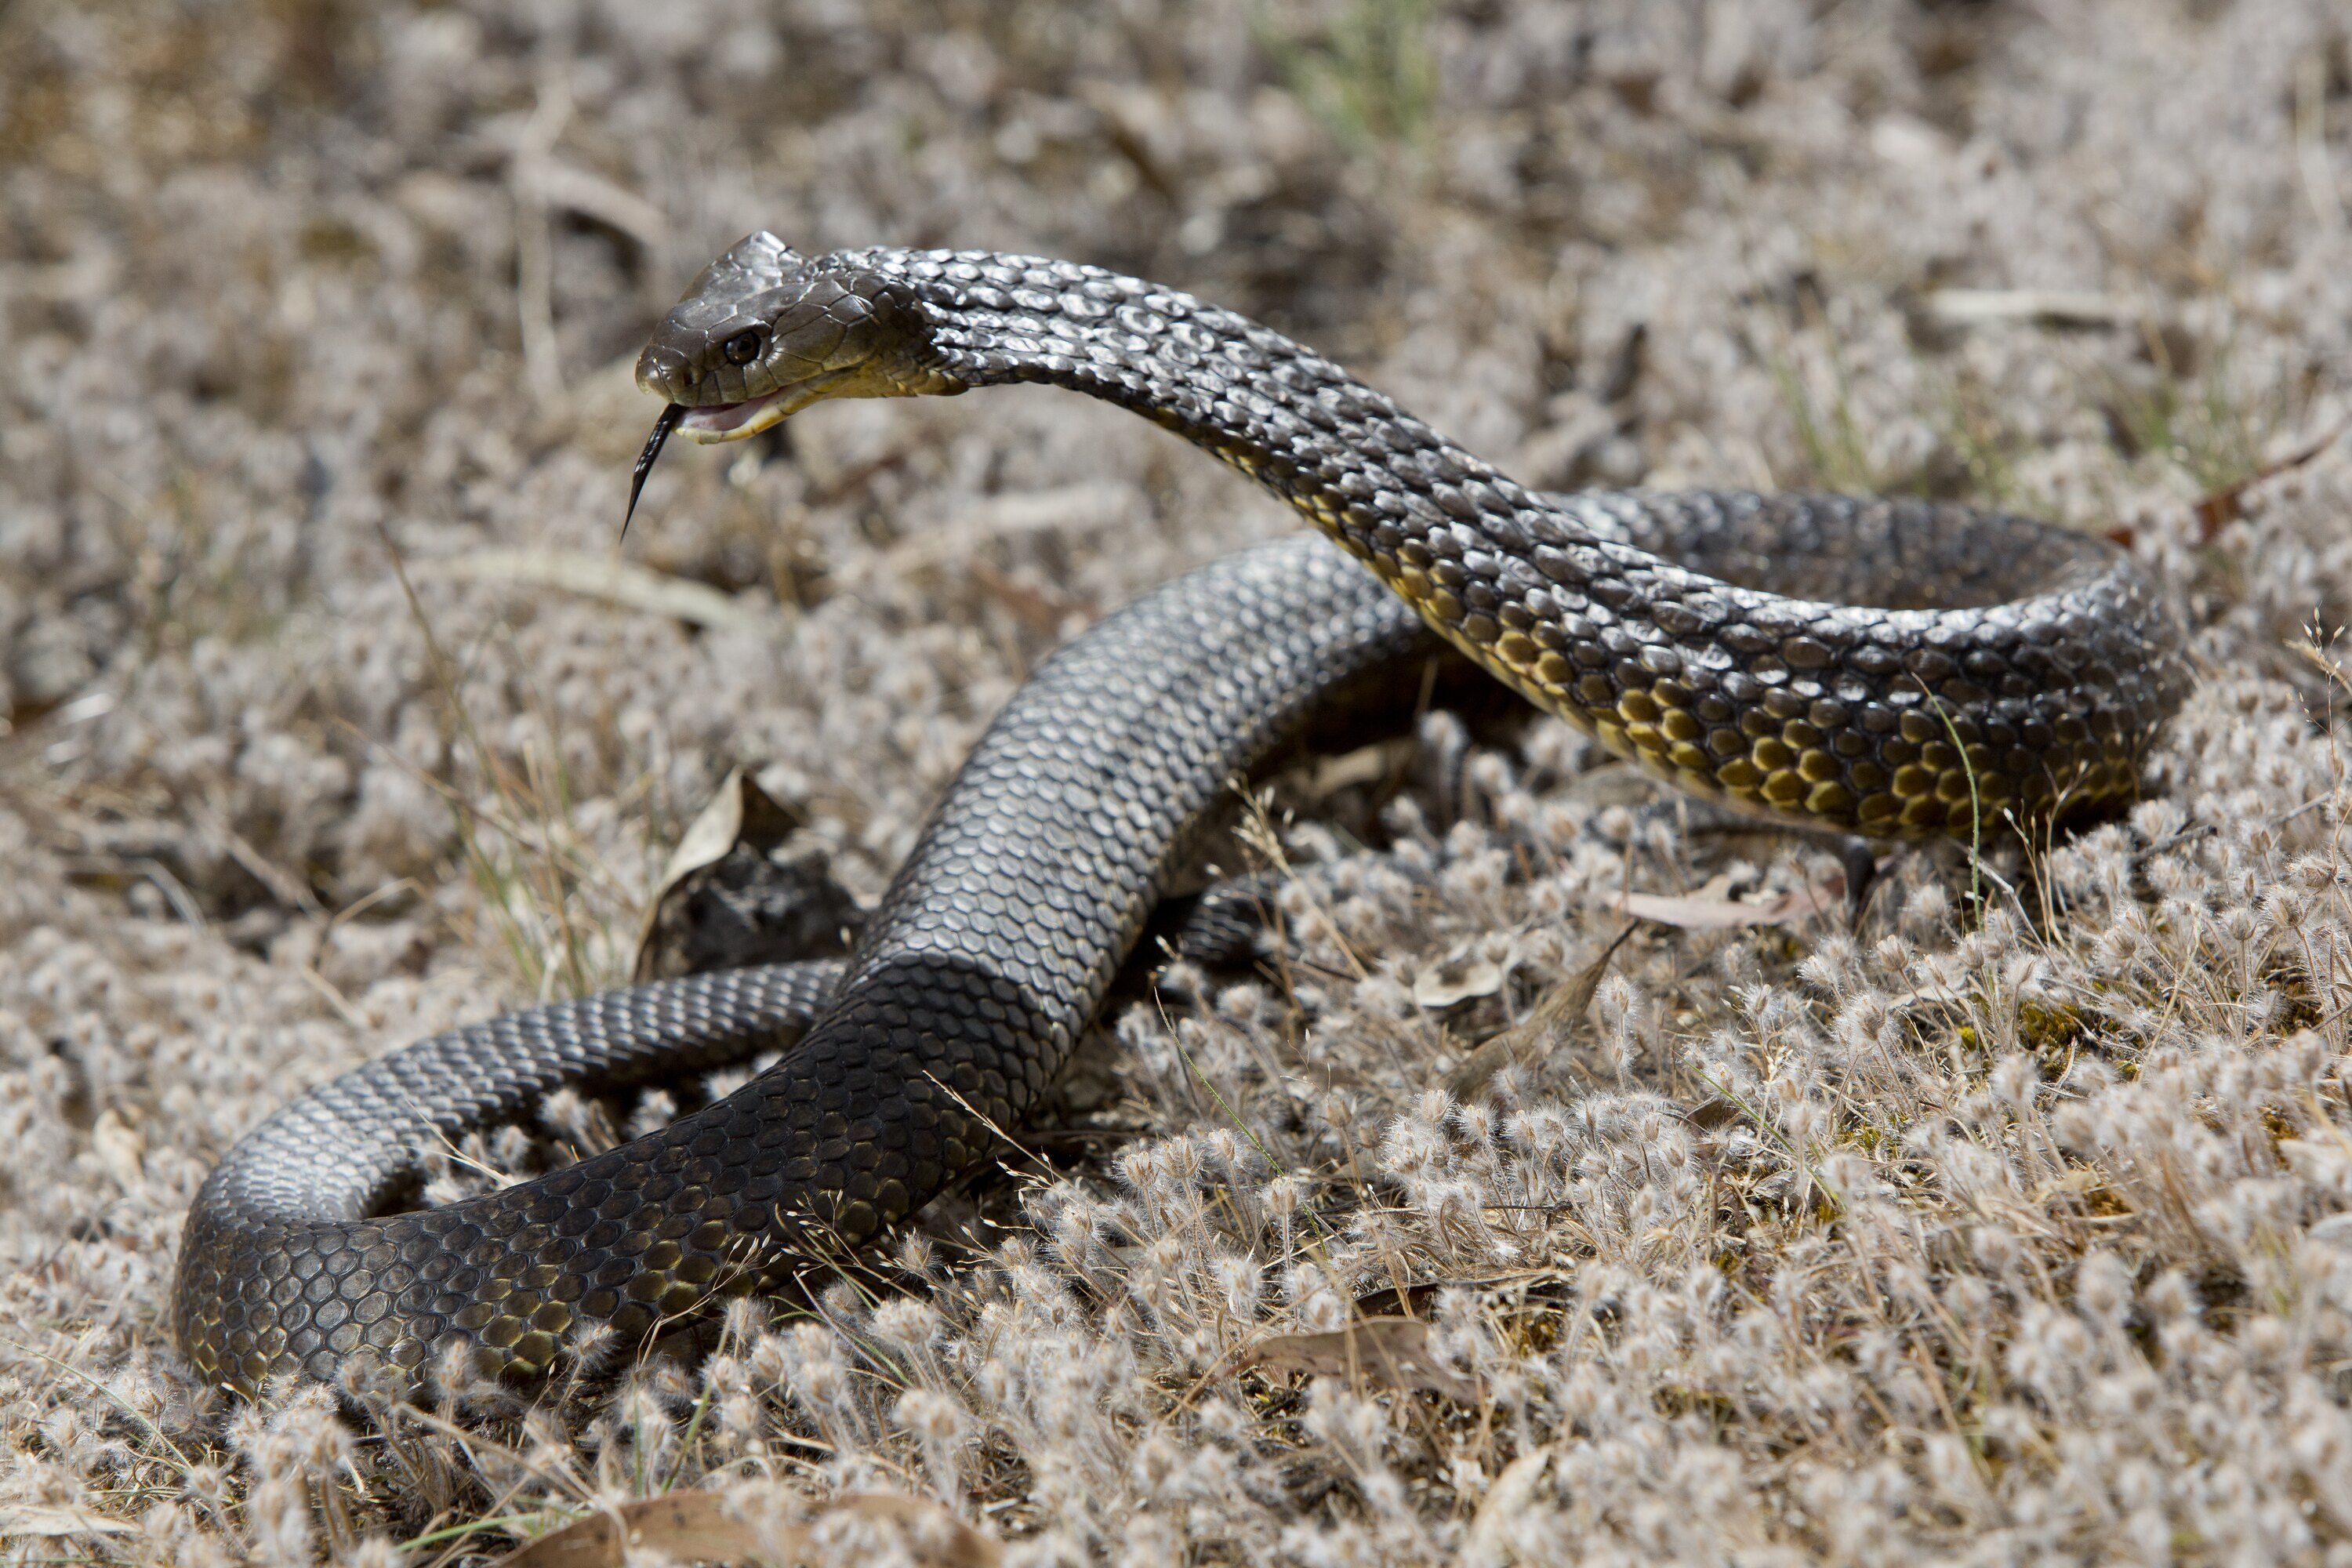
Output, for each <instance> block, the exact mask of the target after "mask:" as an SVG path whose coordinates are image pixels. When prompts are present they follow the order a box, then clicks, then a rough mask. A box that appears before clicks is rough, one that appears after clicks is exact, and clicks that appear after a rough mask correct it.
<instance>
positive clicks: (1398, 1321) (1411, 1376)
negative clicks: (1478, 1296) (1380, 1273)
mask: <svg viewBox="0 0 2352 1568" xmlns="http://www.w3.org/2000/svg"><path fill="white" fill-rule="evenodd" d="M1240 1364H1241V1365H1243V1366H1244V1367H1253V1366H1254V1367H1256V1368H1258V1369H1260V1370H1261V1371H1265V1372H1299V1373H1308V1374H1310V1375H1317V1376H1328V1377H1344V1378H1346V1379H1348V1380H1349V1382H1351V1383H1353V1382H1357V1381H1359V1380H1361V1379H1370V1380H1371V1381H1372V1382H1375V1383H1384V1384H1388V1385H1389V1386H1390V1387H1391V1388H1423V1389H1427V1390H1428V1391H1429V1392H1430V1393H1432V1394H1444V1395H1445V1397H1447V1398H1448V1399H1451V1400H1453V1401H1454V1402H1455V1403H1456V1404H1459V1405H1475V1404H1477V1403H1479V1401H1480V1400H1481V1399H1482V1398H1484V1396H1485V1393H1486V1391H1485V1389H1484V1388H1483V1387H1481V1386H1480V1384H1479V1383H1478V1380H1477V1379H1476V1378H1474V1377H1465V1376H1464V1375H1463V1374H1462V1373H1458V1372H1455V1371H1454V1369H1453V1368H1452V1367H1450V1366H1447V1365H1446V1364H1445V1363H1444V1362H1442V1361H1439V1360H1438V1359H1437V1357H1436V1355H1435V1353H1434V1352H1432V1351H1431V1350H1430V1348H1429V1325H1428V1324H1427V1323H1423V1322H1418V1321H1414V1320H1413V1319H1411V1318H1362V1319H1359V1320H1358V1321H1356V1322H1354V1323H1352V1324H1350V1325H1349V1327H1347V1328H1344V1329H1339V1330H1335V1331H1332V1332H1330V1333H1328V1334H1276V1335H1274V1336H1272V1337H1271V1338H1268V1339H1264V1340H1260V1341H1259V1342H1257V1343H1256V1344H1255V1345H1253V1346H1251V1347H1250V1348H1249V1349H1248V1350H1247V1351H1245V1352H1243V1355H1242V1358H1241V1363H1240Z"/></svg>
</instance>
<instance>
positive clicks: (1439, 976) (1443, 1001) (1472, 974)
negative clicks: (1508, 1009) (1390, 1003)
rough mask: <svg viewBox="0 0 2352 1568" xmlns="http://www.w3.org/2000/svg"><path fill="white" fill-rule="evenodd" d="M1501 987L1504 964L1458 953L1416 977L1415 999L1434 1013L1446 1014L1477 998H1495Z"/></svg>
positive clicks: (1414, 979)
mask: <svg viewBox="0 0 2352 1568" xmlns="http://www.w3.org/2000/svg"><path fill="white" fill-rule="evenodd" d="M1502 988H1503V966H1502V965H1501V964H1499V963H1496V962H1495V961H1494V960H1493V959H1491V958H1477V957H1465V956H1462V955H1460V954H1457V955H1455V956H1454V957H1452V958H1449V959H1447V960H1445V962H1444V963H1433V964H1431V965H1430V966H1429V967H1428V968H1427V969H1424V970H1423V971H1422V972H1421V973H1419V974H1417V975H1415V976H1413V981H1412V999H1413V1000H1414V1001H1416V1002H1418V1003H1420V1004H1421V1005H1423V1006H1424V1007H1426V1008H1428V1009H1429V1010H1430V1011H1432V1012H1443V1011H1444V1009H1446V1008H1448V1007H1454V1006H1458V1005H1461V1004H1462V1003H1465V1002H1467V1001H1469V1000H1470V999H1471V998H1473V997H1475V996H1492V995H1493V994H1495V993H1496V992H1497V991H1500V990H1501V989H1502Z"/></svg>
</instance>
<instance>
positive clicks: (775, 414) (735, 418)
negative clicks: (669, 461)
mask: <svg viewBox="0 0 2352 1568" xmlns="http://www.w3.org/2000/svg"><path fill="white" fill-rule="evenodd" d="M849 374H850V372H849V371H848V370H829V371H826V372H825V373H824V374H822V375H815V376H811V377H810V378H809V379H808V380H806V381H799V382H794V383H793V384H792V385H790V386H780V387H778V388H777V389H776V390H775V391H773V392H763V393H761V395H759V396H757V397H747V398H744V399H743V400H742V401H741V402H740V403H705V404H699V405H694V406H691V407H689V406H688V405H685V404H682V403H671V404H666V405H663V408H662V411H661V417H660V418H658V419H656V420H655V421H654V430H653V434H652V435H650V436H648V437H646V449H645V450H644V451H642V452H640V453H638V454H637V466H636V468H635V469H634V470H633V471H632V472H631V473H630V476H629V510H627V511H626V512H625V513H624V514H623V515H622V518H621V537H622V538H623V539H626V538H628V536H629V520H630V519H631V518H633V517H635V516H636V515H637V498H638V497H639V496H640V495H643V494H644V493H645V489H646V475H647V474H650V473H652V472H653V470H654V459H655V458H658V457H660V456H661V449H662V447H663V444H664V443H666V442H667V441H668V439H669V437H670V432H671V431H673V430H683V431H685V432H686V438H687V439H688V440H689V441H698V442H701V443H702V444H703V445H705V446H709V444H710V443H712V442H714V441H740V440H741V439H743V437H746V436H756V435H758V434H759V433H760V432H761V431H762V430H765V429H767V428H768V427H769V426H772V425H774V424H776V423H777V422H778V421H780V420H782V419H783V418H784V417H785V416H787V415H791V414H797V413H798V412H800V411H801V410H802V409H803V408H806V407H807V406H808V405H810V404H812V403H816V402H819V401H821V400H823V399H824V396H825V395H826V394H828V393H829V392H831V391H832V390H833V387H834V386H835V384H836V383H838V382H840V381H842V380H844V379H845V378H846V377H847V376H848V375H849Z"/></svg>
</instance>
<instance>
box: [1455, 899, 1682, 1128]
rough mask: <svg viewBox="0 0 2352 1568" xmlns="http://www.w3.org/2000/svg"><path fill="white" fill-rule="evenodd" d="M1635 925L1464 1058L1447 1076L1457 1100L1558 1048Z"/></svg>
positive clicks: (1582, 1011)
mask: <svg viewBox="0 0 2352 1568" xmlns="http://www.w3.org/2000/svg"><path fill="white" fill-rule="evenodd" d="M1634 929H1635V928H1634V927H1633V926H1627V927H1626V928H1625V929H1624V930H1623V931H1619V932H1618V933H1617V936H1616V939H1615V940H1614V941H1612V942H1610V944H1609V945H1608V946H1607V947H1605V948H1603V949H1601V956H1600V957H1598V958H1596V959H1594V960H1593V961H1592V962H1591V963H1588V964H1586V965H1585V966H1584V967H1583V968H1582V969H1580V970H1579V971H1577V973H1575V974H1573V975H1571V976H1570V978H1568V979H1567V980H1564V981H1562V982H1561V983H1560V984H1558V985H1555V986H1553V987H1552V988H1551V989H1550V990H1549V991H1547V992H1545V993H1544V994H1543V995H1542V996H1541V997H1540V998H1538V1001H1537V1002H1536V1005H1534V1006H1533V1007H1531V1008H1529V1009H1528V1016H1526V1017H1524V1018H1522V1019H1520V1020H1519V1021H1518V1022H1517V1023H1516V1024H1514V1025H1512V1026H1510V1027H1509V1028H1507V1029H1505V1030H1504V1031H1503V1032H1502V1033H1501V1034H1499V1035H1496V1037H1494V1038H1493V1039H1490V1040H1488V1041H1486V1043H1485V1044H1484V1045H1482V1046H1480V1047H1478V1048H1477V1049H1476V1050H1475V1051H1472V1052H1471V1053H1470V1055H1469V1056H1468V1057H1467V1058H1465V1059H1464V1061H1463V1063H1462V1065H1461V1066H1460V1067H1457V1068H1454V1071H1453V1072H1452V1073H1451V1074H1449V1075H1447V1077H1446V1079H1445V1092H1446V1093H1448V1094H1450V1095H1452V1096H1454V1099H1456V1100H1467V1099H1469V1098H1470V1096H1472V1095H1474V1094H1475V1093H1477V1092H1478V1091H1479V1090H1480V1089H1483V1088H1485V1087H1486V1080H1487V1079H1491V1078H1493V1077H1494V1076H1495V1075H1496V1073H1498V1072H1500V1071H1502V1070H1503V1068H1506V1067H1508V1066H1511V1065H1513V1064H1514V1063H1517V1064H1525V1063H1528V1062H1531V1061H1534V1060H1535V1059H1536V1058H1538V1057H1539V1056H1541V1055H1543V1054H1544V1053H1546V1052H1548V1051H1550V1050H1552V1049H1553V1048H1555V1047H1557V1046H1558V1045H1559V1041H1560V1037H1562V1036H1564V1035H1565V1034H1566V1033H1567V1032H1568V1031H1569V1030H1570V1029H1571V1028H1574V1027H1575V1026H1576V1022H1577V1020H1578V1019H1580V1018H1581V1017H1583V1016H1584V1013H1585V1009H1586V1008H1588V1007H1590V1006H1591V1005H1592V995H1593V993H1594V992H1596V991H1598V990H1600V989H1601V976H1602V975H1604V974H1606V973H1609V961H1610V960H1611V959H1612V958H1614V957H1616V956H1617V950H1618V949H1619V948H1621V947H1622V946H1624V945H1625V939H1626V938H1627V937H1629V936H1632V935H1633V931H1634Z"/></svg>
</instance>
